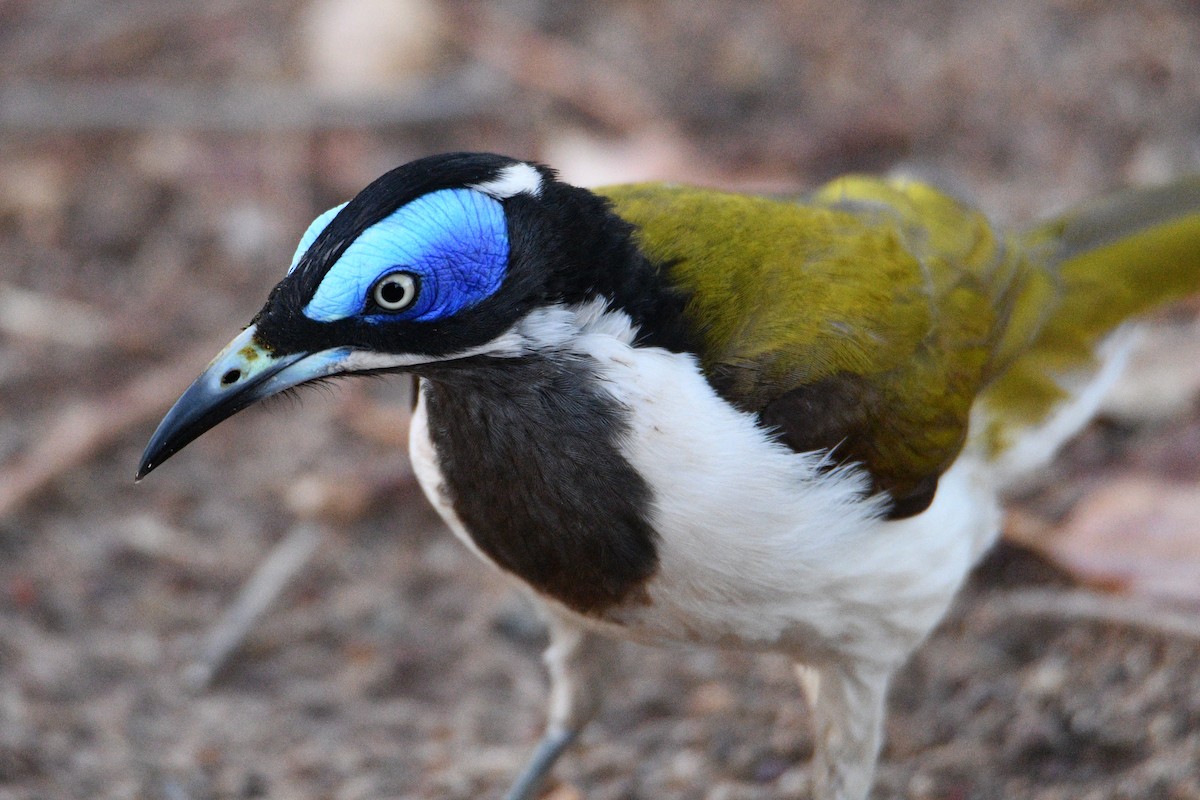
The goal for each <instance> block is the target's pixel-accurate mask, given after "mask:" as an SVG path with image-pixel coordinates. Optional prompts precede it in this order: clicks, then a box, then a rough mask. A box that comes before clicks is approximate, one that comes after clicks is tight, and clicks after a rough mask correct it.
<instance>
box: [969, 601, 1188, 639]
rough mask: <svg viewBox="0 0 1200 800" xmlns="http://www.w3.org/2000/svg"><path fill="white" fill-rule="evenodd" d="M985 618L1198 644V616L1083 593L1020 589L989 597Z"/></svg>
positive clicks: (1158, 605)
mask: <svg viewBox="0 0 1200 800" xmlns="http://www.w3.org/2000/svg"><path fill="white" fill-rule="evenodd" d="M985 608H986V611H987V613H988V614H994V615H996V616H997V617H1000V618H1004V617H1012V616H1022V617H1049V618H1051V619H1059V620H1064V621H1066V622H1083V623H1097V624H1103V625H1118V626H1124V627H1132V628H1140V629H1142V630H1146V631H1150V632H1152V633H1157V634H1160V635H1163V636H1169V637H1175V638H1181V639H1195V640H1200V615H1197V614H1189V613H1185V612H1182V611H1176V610H1174V609H1170V608H1164V607H1163V606H1162V605H1161V604H1156V603H1154V602H1152V601H1148V600H1141V599H1138V598H1133V597H1124V596H1120V595H1107V594H1098V593H1096V592H1090V591H1086V590H1073V591H1065V592H1064V591H1053V590H1048V589H1023V590H1020V591H1013V592H1003V593H1000V594H996V595H992V596H989V597H988V599H987V600H986V602H985Z"/></svg>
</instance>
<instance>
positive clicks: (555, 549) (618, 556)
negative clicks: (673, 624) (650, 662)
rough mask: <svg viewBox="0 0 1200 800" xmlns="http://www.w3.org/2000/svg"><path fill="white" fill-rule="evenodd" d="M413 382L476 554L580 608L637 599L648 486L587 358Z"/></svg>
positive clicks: (651, 545) (617, 411) (643, 573)
mask: <svg viewBox="0 0 1200 800" xmlns="http://www.w3.org/2000/svg"><path fill="white" fill-rule="evenodd" d="M447 372H449V371H447ZM422 387H423V388H422V391H423V392H424V398H425V403H426V413H427V414H428V419H429V435H430V438H431V440H432V441H433V445H434V447H435V449H436V451H437V458H438V466H439V467H440V469H441V472H442V476H443V478H444V481H445V485H446V488H447V491H448V493H449V495H450V501H451V503H452V505H453V507H454V510H455V512H456V513H457V514H458V517H459V519H461V520H462V523H463V525H465V526H466V528H467V531H468V532H469V533H470V535H471V538H472V539H473V540H474V541H475V543H476V544H477V545H478V546H479V549H480V550H482V551H483V552H484V553H486V554H487V555H488V557H489V558H491V559H492V560H493V561H495V562H496V563H497V564H498V565H500V566H501V567H502V568H503V569H505V570H508V571H509V572H511V573H513V574H514V575H516V576H518V577H519V578H521V579H522V580H524V581H525V582H526V583H528V584H530V585H531V586H532V587H533V588H534V589H536V590H538V591H539V592H542V593H543V594H546V595H549V596H550V597H553V598H555V599H557V600H559V601H560V602H562V603H564V604H566V605H567V606H569V607H571V608H573V609H575V610H576V611H579V612H581V613H585V614H598V613H600V612H602V611H604V610H605V609H607V608H610V607H612V606H614V605H617V604H620V603H622V602H626V601H630V600H635V599H636V598H637V597H638V595H639V593H640V591H641V590H643V589H644V585H645V583H646V581H647V580H648V579H649V578H650V577H651V576H652V575H653V574H654V572H655V570H656V569H657V566H658V554H657V551H656V548H655V533H654V531H653V529H652V528H651V526H650V523H649V520H648V519H647V516H646V515H647V513H648V511H649V509H650V504H651V499H652V498H651V492H650V488H649V486H648V485H647V484H646V482H645V480H643V478H642V476H641V475H639V474H638V473H637V471H636V470H634V468H633V467H632V466H631V465H630V464H629V462H628V461H627V460H626V459H625V457H624V456H623V455H622V454H621V451H620V449H619V448H618V447H617V442H618V441H619V439H620V437H621V436H624V435H626V433H627V430H628V424H627V422H626V419H625V416H626V414H627V413H628V412H627V411H626V410H625V409H623V408H622V407H621V406H619V405H618V404H617V403H616V402H615V401H613V400H612V398H611V397H609V396H608V395H606V394H604V393H603V392H602V391H601V390H600V389H599V387H598V385H597V378H596V377H595V375H594V374H593V372H592V371H591V369H590V368H589V366H588V364H587V362H585V361H584V360H582V359H578V358H573V357H562V358H557V359H554V360H549V359H530V360H520V361H517V360H513V361H511V362H508V363H505V364H503V365H502V366H495V367H480V368H478V369H476V368H472V369H471V370H470V371H469V373H466V372H462V371H457V370H456V371H455V373H454V374H446V375H435V376H432V377H427V379H426V380H425V381H424V382H423V383H422Z"/></svg>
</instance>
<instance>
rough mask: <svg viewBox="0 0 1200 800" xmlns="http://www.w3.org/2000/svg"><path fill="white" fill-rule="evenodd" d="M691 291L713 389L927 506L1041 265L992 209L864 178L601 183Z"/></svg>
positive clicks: (1030, 316) (1021, 337) (1005, 350)
mask: <svg viewBox="0 0 1200 800" xmlns="http://www.w3.org/2000/svg"><path fill="white" fill-rule="evenodd" d="M601 194H604V195H606V196H607V197H608V198H609V199H610V200H611V201H612V202H613V205H614V208H615V210H616V211H617V213H618V214H620V215H621V216H622V217H623V218H625V219H627V220H629V221H630V222H632V223H634V224H635V225H636V226H637V227H638V230H639V233H638V236H639V242H640V244H641V246H642V248H643V250H644V251H645V253H646V254H647V256H648V257H649V258H650V259H651V260H652V261H654V262H656V263H657V264H658V265H660V268H661V269H663V270H665V271H666V272H667V275H668V277H669V280H670V281H671V282H672V283H673V284H674V285H676V286H677V287H679V288H680V289H681V290H682V291H684V292H685V293H686V295H687V296H688V305H687V309H686V314H687V316H688V317H689V320H690V322H691V324H692V325H693V326H694V328H695V330H696V331H697V333H698V334H699V337H700V340H701V341H702V342H703V351H702V352H701V353H700V354H699V355H700V359H701V364H702V367H703V369H704V370H705V372H706V374H707V375H708V377H709V379H710V381H711V382H712V384H713V386H714V387H715V388H716V390H717V391H718V392H719V393H720V394H721V395H722V396H723V397H725V398H726V399H727V400H729V401H730V402H732V403H733V404H734V405H736V406H737V407H739V408H741V409H743V410H746V411H750V412H753V413H756V414H758V415H759V416H760V417H761V419H762V420H763V422H764V423H765V424H767V425H770V426H773V427H775V428H777V429H778V430H779V433H780V437H781V439H782V440H783V441H784V442H786V443H787V444H788V445H789V446H790V447H792V448H793V449H795V450H797V451H809V450H819V449H828V450H830V451H831V452H832V453H833V455H834V460H835V461H837V462H857V463H859V464H861V465H862V466H863V467H864V468H865V469H866V470H867V471H868V472H869V473H870V475H871V476H872V479H873V482H874V487H875V488H876V489H877V490H880V491H886V492H888V493H889V494H890V495H891V496H892V498H893V501H894V508H893V512H892V513H893V516H897V517H899V516H908V515H911V514H914V513H917V512H919V511H921V510H923V509H924V508H925V507H926V506H928V504H929V502H930V501H931V500H932V497H933V492H934V490H935V489H936V486H937V480H938V477H939V476H940V475H941V473H942V472H943V471H944V470H945V469H946V468H947V467H948V466H949V465H950V464H951V463H952V462H953V460H954V458H955V457H956V456H957V455H958V453H959V451H960V450H961V448H962V446H963V442H964V440H965V438H966V433H967V423H968V418H969V415H970V409H971V405H972V403H973V402H974V400H975V397H976V395H977V394H978V393H979V391H980V390H981V388H982V387H983V386H984V385H985V384H986V383H987V382H988V381H989V380H990V379H991V378H992V377H993V376H994V375H995V374H996V373H997V371H998V370H1000V369H1002V367H1003V366H1004V365H1005V363H1006V362H1007V361H1009V360H1011V358H1012V357H1013V354H1015V353H1017V352H1019V351H1021V350H1022V349H1023V348H1024V347H1025V346H1026V345H1027V343H1028V340H1029V339H1030V338H1031V337H1032V336H1033V334H1034V333H1035V332H1036V329H1037V328H1038V327H1039V326H1040V319H1037V318H1036V317H1037V315H1036V314H1034V313H1026V314H1024V317H1027V318H1021V317H1022V314H1019V313H1017V312H1018V307H1020V308H1028V309H1036V308H1040V307H1044V306H1045V305H1046V304H1045V303H1043V302H1037V301H1036V298H1037V296H1038V295H1039V294H1048V293H1049V292H1050V291H1051V290H1050V288H1049V286H1048V284H1047V282H1046V281H1045V280H1044V278H1042V277H1040V274H1039V273H1037V272H1036V271H1033V270H1030V269H1028V268H1027V267H1026V266H1025V265H1024V264H1023V263H1022V262H1021V261H1020V260H1019V259H1017V258H1016V257H1015V256H1010V255H1008V254H1007V253H1006V251H1005V248H1004V247H1003V245H1002V243H1001V242H1000V241H999V240H997V238H996V236H995V235H994V234H993V232H992V229H991V228H990V227H989V225H988V224H987V222H986V220H985V219H984V218H983V217H982V215H980V214H978V213H977V212H975V211H973V210H971V209H969V208H967V207H965V206H963V205H962V204H960V203H958V202H957V201H955V200H953V199H951V198H949V197H947V196H946V195H943V194H941V193H939V192H937V191H935V190H933V189H931V188H929V187H927V186H924V185H922V184H917V183H903V182H887V181H880V180H874V179H869V178H845V179H842V180H839V181H836V182H834V183H831V184H829V185H828V186H826V187H824V188H823V189H821V190H819V191H818V192H817V193H816V194H814V195H813V196H812V197H810V198H809V199H808V200H807V201H806V202H803V203H790V202H783V201H776V200H769V199H765V198H756V197H748V196H744V195H735V194H725V193H721V192H715V191H710V190H703V189H693V188H684V187H668V186H663V185H656V184H640V185H630V186H618V187H611V188H608V189H603V190H601Z"/></svg>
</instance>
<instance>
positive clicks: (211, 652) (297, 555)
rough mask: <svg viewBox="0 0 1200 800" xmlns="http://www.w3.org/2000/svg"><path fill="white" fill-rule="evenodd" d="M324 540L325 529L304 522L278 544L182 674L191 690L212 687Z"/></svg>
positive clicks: (183, 679)
mask: <svg viewBox="0 0 1200 800" xmlns="http://www.w3.org/2000/svg"><path fill="white" fill-rule="evenodd" d="M320 541H321V531H320V530H319V529H318V528H317V527H315V526H313V525H309V524H300V525H297V526H296V527H294V528H292V530H291V531H290V532H289V533H288V535H287V536H285V537H284V538H283V539H281V540H280V541H279V542H278V543H277V544H276V545H275V547H274V548H273V549H272V550H271V552H270V554H269V555H268V556H267V557H266V558H265V559H263V561H262V563H261V564H259V565H258V568H257V569H256V570H255V571H254V574H253V575H252V576H251V577H250V580H248V581H246V584H245V585H244V586H243V587H242V590H241V591H240V592H239V593H238V596H237V598H236V599H235V600H234V601H233V604H232V605H230V606H229V608H228V609H227V610H226V611H225V613H224V614H223V615H222V616H221V619H220V620H218V622H217V624H216V625H215V626H213V628H212V630H211V631H209V634H208V636H207V637H205V640H204V646H203V647H201V648H200V655H199V656H198V657H197V658H196V660H195V661H193V662H192V663H191V664H188V665H187V667H185V668H184V670H183V672H182V674H181V676H180V677H181V679H182V681H183V683H184V685H185V686H186V687H187V688H188V689H189V690H191V691H193V692H199V691H202V690H204V689H206V688H208V686H209V684H211V683H212V680H213V678H214V677H215V676H216V674H217V673H218V672H220V670H221V668H222V667H223V666H224V665H225V663H226V662H227V661H228V660H229V658H230V656H232V655H233V654H234V653H235V652H237V650H238V648H239V647H241V644H242V642H243V641H244V640H245V638H246V635H247V634H248V633H249V632H250V630H251V629H252V628H253V627H254V624H255V623H256V622H257V621H258V619H259V617H261V616H262V615H263V612H265V611H266V610H267V608H268V607H270V605H271V603H273V602H275V599H276V598H277V597H279V594H280V593H281V592H282V591H283V589H284V587H286V586H287V585H288V583H289V582H290V581H291V580H292V578H293V577H294V576H295V575H296V573H297V572H299V571H300V570H301V569H303V567H304V565H305V564H307V563H308V560H309V559H310V558H312V555H313V553H314V552H316V549H317V545H318V544H319V543H320Z"/></svg>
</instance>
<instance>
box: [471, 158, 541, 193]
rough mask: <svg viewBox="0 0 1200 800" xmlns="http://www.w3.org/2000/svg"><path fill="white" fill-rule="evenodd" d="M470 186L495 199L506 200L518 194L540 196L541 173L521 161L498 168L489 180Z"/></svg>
mask: <svg viewBox="0 0 1200 800" xmlns="http://www.w3.org/2000/svg"><path fill="white" fill-rule="evenodd" d="M470 188H472V189H474V190H475V191H477V192H483V193H484V194H486V195H488V196H489V197H494V198H496V199H497V200H507V199H508V198H510V197H513V196H514V195H518V194H531V195H533V196H534V197H541V196H542V174H541V173H540V172H538V171H537V170H536V169H535V168H534V167H533V166H532V165H530V164H526V163H525V162H523V161H522V162H520V163H518V164H510V165H509V166H507V167H505V168H504V169H502V170H500V172H499V174H497V175H496V177H494V178H492V179H491V180H490V181H483V182H482V183H475V184H472V185H471V187H470Z"/></svg>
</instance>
